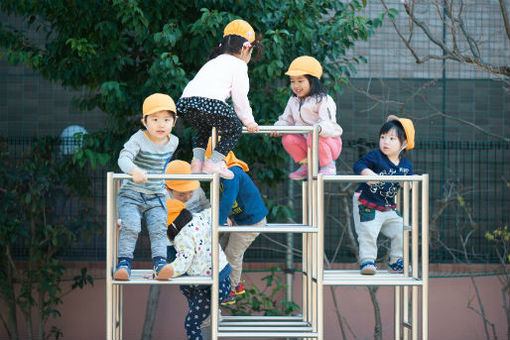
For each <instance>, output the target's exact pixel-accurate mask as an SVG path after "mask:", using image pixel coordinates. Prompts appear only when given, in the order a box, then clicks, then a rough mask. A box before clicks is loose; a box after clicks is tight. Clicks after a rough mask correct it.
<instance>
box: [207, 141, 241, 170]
mask: <svg viewBox="0 0 510 340" xmlns="http://www.w3.org/2000/svg"><path fill="white" fill-rule="evenodd" d="M211 155H212V146H211V137H209V141H208V142H207V150H205V157H206V158H209V157H211ZM223 160H224V161H225V163H226V164H227V168H230V167H231V166H239V167H241V169H243V171H244V172H248V171H250V168H249V167H248V164H246V163H245V162H243V161H242V160H240V159H238V158H237V157H236V156H235V155H234V152H233V151H230V152H229V153H228V154H227V156H226V157H225V158H223Z"/></svg>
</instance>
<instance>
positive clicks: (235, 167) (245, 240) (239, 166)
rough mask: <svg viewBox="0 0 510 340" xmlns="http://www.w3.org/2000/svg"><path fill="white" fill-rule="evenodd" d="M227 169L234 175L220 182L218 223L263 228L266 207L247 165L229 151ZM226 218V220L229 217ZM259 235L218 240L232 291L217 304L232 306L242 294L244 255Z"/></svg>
mask: <svg viewBox="0 0 510 340" xmlns="http://www.w3.org/2000/svg"><path fill="white" fill-rule="evenodd" d="M210 154H211V145H210V144H209V145H208V146H207V152H206V154H205V156H206V157H207V156H208V155H210ZM225 162H226V164H227V167H228V168H229V169H230V170H231V171H232V172H233V173H234V178H232V179H229V180H227V179H221V183H220V192H221V199H220V207H219V210H220V217H219V224H220V225H224V224H225V223H226V224H227V225H228V226H232V224H235V225H241V226H264V225H266V223H267V222H266V216H267V213H268V211H267V208H266V206H265V204H264V201H263V200H262V197H261V196H260V193H259V190H258V189H257V187H256V186H255V184H254V183H253V181H252V180H251V178H250V176H248V174H247V173H246V172H248V171H249V168H248V165H247V164H246V163H245V162H243V161H241V160H239V159H238V158H237V157H236V156H235V155H234V153H233V152H232V151H230V152H229V153H228V155H227V157H225ZM229 216H230V217H229ZM258 235H259V233H226V234H225V235H223V237H222V238H221V247H222V248H223V250H224V251H225V255H226V256H227V260H228V262H229V263H230V265H231V266H232V273H231V274H230V279H231V281H232V292H231V293H230V295H229V297H228V298H227V299H225V300H224V301H223V302H222V303H221V304H222V305H229V304H233V303H235V300H236V295H242V294H244V285H243V284H242V283H241V282H240V281H241V272H242V270H243V256H244V252H245V251H246V249H248V247H249V246H250V244H252V242H253V241H254V240H255V238H257V236H258Z"/></svg>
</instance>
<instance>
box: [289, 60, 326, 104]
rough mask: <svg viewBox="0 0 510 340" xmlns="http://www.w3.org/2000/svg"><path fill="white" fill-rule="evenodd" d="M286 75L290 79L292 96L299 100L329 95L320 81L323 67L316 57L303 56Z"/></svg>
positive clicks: (292, 65)
mask: <svg viewBox="0 0 510 340" xmlns="http://www.w3.org/2000/svg"><path fill="white" fill-rule="evenodd" d="M285 74H286V75H288V76H289V77H290V88H291V89H292V95H294V96H297V97H298V98H306V97H308V96H312V97H323V96H326V95H327V91H326V88H325V87H324V86H323V85H322V83H321V82H320V80H319V79H320V77H321V76H322V66H321V64H320V63H319V62H318V61H317V59H315V58H314V57H309V56H301V57H298V58H296V59H294V60H293V61H292V63H290V66H289V69H288V70H287V72H285Z"/></svg>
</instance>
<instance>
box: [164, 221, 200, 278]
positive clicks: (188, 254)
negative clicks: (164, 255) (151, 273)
mask: <svg viewBox="0 0 510 340" xmlns="http://www.w3.org/2000/svg"><path fill="white" fill-rule="evenodd" d="M174 247H175V250H176V251H177V254H176V258H175V260H174V261H173V262H172V263H170V265H171V266H172V268H173V270H174V274H173V275H172V277H177V276H181V275H183V274H184V273H186V271H188V269H189V267H190V266H191V263H192V261H193V257H194V255H195V242H194V237H193V235H192V234H191V229H190V228H183V229H181V231H180V232H179V234H178V235H177V236H176V237H175V239H174Z"/></svg>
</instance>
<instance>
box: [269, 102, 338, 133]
mask: <svg viewBox="0 0 510 340" xmlns="http://www.w3.org/2000/svg"><path fill="white" fill-rule="evenodd" d="M316 124H318V125H319V126H320V127H321V132H320V136H321V137H340V136H341V135H342V132H343V130H342V127H340V125H338V123H337V122H336V104H335V101H334V100H333V98H331V96H329V95H327V96H326V97H322V99H320V100H319V101H317V99H316V98H315V97H312V96H308V97H306V98H305V99H299V98H298V97H295V96H292V97H290V99H289V101H288V102H287V106H286V107H285V110H284V111H283V114H282V115H281V116H280V117H278V121H277V122H276V123H275V124H274V125H275V126H310V125H316Z"/></svg>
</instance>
